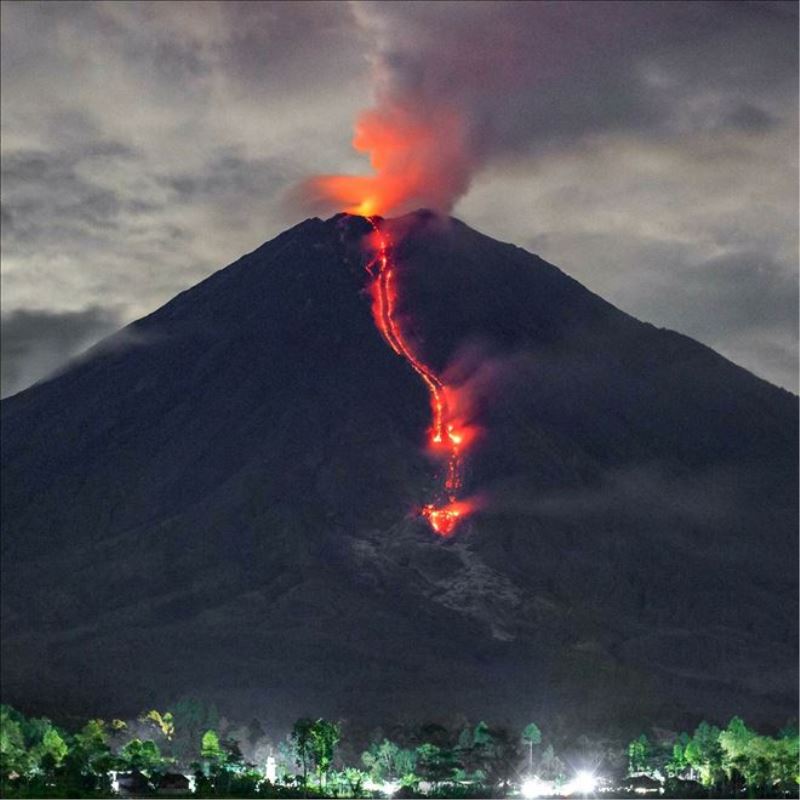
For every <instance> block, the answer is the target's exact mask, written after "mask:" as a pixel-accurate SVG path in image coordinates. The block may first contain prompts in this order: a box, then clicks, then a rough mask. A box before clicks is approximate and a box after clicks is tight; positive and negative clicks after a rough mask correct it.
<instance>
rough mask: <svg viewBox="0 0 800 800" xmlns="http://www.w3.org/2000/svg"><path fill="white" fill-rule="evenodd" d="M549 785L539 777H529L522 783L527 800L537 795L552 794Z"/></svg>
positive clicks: (523, 794) (532, 799)
mask: <svg viewBox="0 0 800 800" xmlns="http://www.w3.org/2000/svg"><path fill="white" fill-rule="evenodd" d="M548 789H549V786H547V784H546V783H545V782H544V781H541V780H539V778H529V779H528V780H527V781H525V783H523V784H522V796H523V797H524V798H525V800H534V798H536V797H544V796H545V795H547V794H550V792H549V791H548Z"/></svg>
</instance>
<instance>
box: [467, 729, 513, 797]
mask: <svg viewBox="0 0 800 800" xmlns="http://www.w3.org/2000/svg"><path fill="white" fill-rule="evenodd" d="M518 758H519V740H518V739H516V737H511V736H510V735H509V733H508V731H507V730H505V729H504V728H489V726H488V725H487V724H486V723H485V722H479V723H478V724H477V725H476V726H475V728H474V729H473V730H472V731H471V732H470V730H469V728H465V729H464V730H463V731H462V732H461V735H460V736H459V741H458V760H459V762H460V764H461V767H462V770H463V775H464V777H469V778H471V779H473V780H478V781H484V782H486V783H487V784H488V785H491V786H494V785H500V786H506V785H508V783H509V782H510V781H511V779H512V777H513V774H514V772H515V767H516V764H517V760H518Z"/></svg>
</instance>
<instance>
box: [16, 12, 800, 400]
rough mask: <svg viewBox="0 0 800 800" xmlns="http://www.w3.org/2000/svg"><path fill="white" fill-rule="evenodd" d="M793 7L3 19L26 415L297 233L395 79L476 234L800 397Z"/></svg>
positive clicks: (350, 168) (19, 369)
mask: <svg viewBox="0 0 800 800" xmlns="http://www.w3.org/2000/svg"><path fill="white" fill-rule="evenodd" d="M797 53H798V50H797V6H796V4H794V3H746V2H736V3H730V4H728V3H710V4H706V3H700V2H693V3H665V4H659V3H642V4H639V3H596V2H595V3H584V4H580V3H578V4H572V3H555V4H550V3H507V4H506V3H497V2H490V3H479V2H474V3H398V4H394V3H378V4H370V3H366V2H362V3H355V4H350V3H346V2H341V3H339V2H321V3H301V2H291V3H243V4H237V3H220V4H217V3H212V2H203V3H199V4H193V3H189V2H181V3H167V2H158V3H145V2H139V3H123V2H110V3H91V4H90V3H85V4H84V3H81V4H71V3H67V2H58V3H56V2H52V3H35V2H25V3H22V2H14V3H2V321H3V337H2V346H3V353H2V355H3V362H2V363H3V375H2V382H3V387H2V388H3V394H4V395H7V394H9V393H12V392H15V391H18V390H19V389H21V388H24V386H26V385H28V384H29V383H30V382H32V381H34V380H36V379H38V378H39V377H41V376H42V375H43V374H45V373H46V372H47V371H49V370H52V369H55V368H57V367H58V366H59V365H61V364H62V363H63V362H64V361H65V360H66V359H68V358H69V357H70V356H71V355H74V354H75V353H77V352H79V351H80V350H81V349H83V348H85V347H86V346H88V345H89V344H91V343H93V342H94V341H96V340H97V339H98V338H100V337H102V336H104V335H106V334H107V333H110V332H111V331H113V330H114V329H115V328H117V327H119V326H120V325H122V324H124V323H126V322H129V321H131V320H133V319H135V318H137V317H139V316H142V315H143V314H146V313H148V312H150V311H152V310H153V309H154V308H156V307H157V306H159V305H161V304H162V303H164V302H165V301H166V300H168V299H169V298H170V297H172V296H173V295H174V294H176V293H177V292H179V291H181V290H183V289H185V288H187V287H188V286H190V285H192V284H194V283H196V282H197V281H198V280H200V279H202V278H203V277H205V276H206V275H208V274H209V273H210V272H212V271H214V270H215V269H218V268H220V267H222V266H224V265H225V264H227V263H230V262H232V261H233V260H235V259H236V258H238V257H239V256H240V255H241V254H243V253H245V252H248V251H250V250H253V249H254V248H255V247H257V246H258V245H259V244H261V243H262V242H263V241H265V240H267V239H270V238H272V237H273V236H275V235H276V234H277V233H279V232H280V231H281V230H283V229H284V228H286V227H288V226H289V225H291V224H294V223H295V222H297V221H298V219H296V218H295V217H294V216H293V212H291V211H290V210H288V208H287V204H286V202H285V200H286V197H287V194H289V193H290V190H291V188H292V187H294V186H296V185H297V184H298V183H299V182H301V181H303V180H304V179H306V178H308V177H310V176H312V175H314V174H317V173H335V172H358V171H363V170H364V169H365V164H364V159H363V157H362V156H359V155H358V154H357V153H355V152H354V151H353V150H352V148H351V146H350V141H351V138H352V129H353V123H354V120H355V118H356V117H357V115H358V113H359V111H360V110H362V109H364V108H367V107H369V106H370V104H371V102H372V90H373V88H374V86H375V79H376V77H377V78H378V79H379V80H384V81H385V80H387V76H388V79H389V80H391V81H394V82H395V84H397V85H402V86H404V87H412V88H413V89H420V87H421V89H420V90H424V92H425V94H426V97H427V98H428V101H430V100H431V98H433V99H434V100H435V99H436V98H437V97H442V98H453V99H454V102H456V103H459V104H460V106H461V108H462V109H463V111H464V113H465V114H467V115H468V117H469V120H470V125H471V131H472V134H473V135H474V137H475V141H476V142H477V143H478V144H477V145H476V150H475V152H476V154H477V155H476V158H477V164H476V168H475V171H474V174H473V175H472V182H471V184H470V188H469V190H468V191H467V193H466V194H465V195H464V196H463V197H462V198H461V199H460V200H459V202H458V203H457V205H456V207H455V210H454V214H455V215H456V216H458V217H460V218H461V219H463V220H464V221H465V222H467V223H468V224H470V225H472V226H474V227H476V228H478V229H479V230H481V231H482V232H484V233H487V234H489V235H491V236H494V237H496V238H499V239H503V240H506V241H511V242H514V243H515V244H518V245H520V246H522V247H525V248H526V249H529V250H531V251H533V252H535V253H537V254H539V255H541V256H542V257H543V258H545V259H547V260H549V261H551V262H553V263H555V264H556V265H558V266H559V267H561V268H562V269H563V270H565V271H566V272H568V273H569V274H571V275H572V276H573V277H575V278H577V279H578V280H580V281H581V282H582V283H584V284H585V285H587V286H588V287H589V288H590V289H592V290H593V291H595V292H597V293H599V294H601V295H602V296H604V297H605V298H606V299H608V300H610V301H611V302H613V303H615V304H616V305H618V306H619V307H621V308H622V309H624V310H625V311H628V312H630V313H632V314H634V315H635V316H637V317H639V318H640V319H644V320H647V321H649V322H653V323H655V324H657V325H661V326H666V327H670V328H674V329H676V330H679V331H681V332H683V333H687V334H689V335H691V336H694V337H696V338H697V339H699V340H701V341H702V342H705V343H706V344H709V345H711V346H712V347H714V348H715V349H717V350H718V351H719V352H721V353H722V354H723V355H725V356H727V357H729V358H731V359H732V360H733V361H735V362H737V363H739V364H741V365H742V366H745V367H746V368H748V369H750V370H752V371H753V372H755V373H756V374H757V375H760V376H762V377H764V378H767V379H768V380H770V381H772V382H774V383H777V384H780V385H782V386H786V387H788V388H791V389H793V390H796V383H797V292H798V287H797V248H798V236H797V215H798V201H797V147H798V142H797V111H798V110H797V88H798V87H797Z"/></svg>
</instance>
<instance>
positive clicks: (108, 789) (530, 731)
mask: <svg viewBox="0 0 800 800" xmlns="http://www.w3.org/2000/svg"><path fill="white" fill-rule="evenodd" d="M799 742H800V738H798V732H797V727H796V725H793V726H789V727H787V728H786V729H784V730H783V731H781V732H780V733H779V734H778V735H777V736H766V735H763V734H760V733H758V732H756V731H754V730H752V729H750V728H748V727H747V725H745V723H744V722H743V721H742V720H741V719H740V718H738V717H734V719H732V720H731V722H730V723H729V724H728V726H727V727H726V728H723V729H720V728H717V727H715V726H713V725H710V724H709V723H706V722H703V723H701V724H700V725H699V726H698V727H697V728H696V730H695V731H694V733H693V734H691V735H689V734H687V733H680V734H666V733H665V732H663V731H659V732H658V734H657V735H655V734H653V733H652V732H651V734H650V736H649V737H648V735H646V734H641V735H640V736H638V737H637V738H635V739H634V740H632V741H631V742H630V743H629V744H628V746H627V748H626V747H625V746H624V745H623V744H622V743H621V742H620V743H619V744H618V745H608V743H604V744H603V745H602V746H600V745H599V744H596V743H593V742H592V741H591V740H590V739H589V738H588V737H585V736H583V737H577V739H576V742H575V747H573V748H572V750H570V751H568V752H566V751H565V752H563V753H561V754H559V753H557V752H556V747H555V744H556V743H555V741H554V740H553V739H552V738H548V737H546V736H543V734H542V731H541V730H540V729H539V727H538V726H537V725H536V724H534V723H531V724H529V725H527V726H526V727H525V728H524V729H522V730H521V731H512V730H510V729H509V728H507V727H498V726H491V725H488V724H486V723H485V722H478V723H477V724H474V725H473V724H466V723H465V724H461V725H459V726H457V727H445V726H443V725H439V724H433V723H431V724H426V725H420V726H409V727H404V728H400V729H393V730H392V731H390V732H388V735H387V733H385V732H383V731H373V732H372V734H371V735H370V736H369V737H368V739H367V740H364V739H363V738H362V737H359V736H357V735H356V734H354V733H350V734H349V735H348V734H346V733H343V726H342V725H341V724H340V723H338V722H335V721H331V720H326V719H322V718H316V719H315V718H302V719H299V720H297V722H296V723H295V724H294V726H293V728H292V730H291V732H290V733H289V734H287V735H285V736H282V737H279V738H274V739H273V738H271V737H270V736H269V735H268V734H267V733H266V731H265V730H264V729H263V727H262V726H261V724H260V723H259V722H258V721H257V720H253V721H251V722H250V723H248V724H247V725H239V726H237V725H234V724H232V723H231V722H230V721H229V720H226V719H225V718H224V717H222V716H221V715H220V714H219V713H218V712H217V710H216V709H215V708H214V707H213V706H207V705H205V704H203V703H200V702H199V701H193V700H186V701H181V702H180V703H178V704H176V706H175V707H174V708H173V709H172V710H171V711H163V712H161V711H158V710H155V709H152V710H149V711H147V712H145V713H143V714H141V715H139V716H138V717H136V718H135V719H129V720H121V719H111V720H102V719H92V720H89V721H88V722H86V723H84V724H83V725H82V726H80V727H77V728H76V729H74V730H71V731H70V730H67V729H65V728H64V727H62V726H59V725H55V724H53V723H52V722H51V721H50V720H48V719H46V718H29V717H26V716H25V715H24V714H22V713H21V712H19V711H17V710H15V709H13V708H12V707H10V706H5V705H4V706H0V791H1V792H2V796H3V797H110V796H113V795H114V794H115V793H116V792H118V791H123V792H124V791H125V790H126V788H127V790H128V792H129V793H131V794H136V795H137V796H139V795H147V794H153V795H155V794H159V793H162V792H167V791H168V792H169V793H170V794H171V795H173V796H175V795H176V794H178V795H180V794H183V795H185V796H196V797H214V796H224V797H382V796H387V795H393V796H395V797H415V796H417V797H418V796H427V797H470V796H472V797H487V796H490V797H505V796H508V795H510V794H515V793H517V792H519V791H520V790H521V789H522V790H523V791H524V787H525V785H526V783H527V784H530V782H531V781H532V780H535V781H536V783H537V786H540V787H543V786H544V787H547V792H548V793H553V794H556V793H557V792H558V791H559V790H560V788H561V787H564V786H565V785H568V781H569V779H570V777H571V775H570V772H571V770H573V771H574V761H575V756H574V754H575V752H580V753H583V754H584V755H585V756H587V757H588V756H589V755H590V756H591V757H590V758H589V760H591V761H592V762H593V763H592V765H593V767H594V768H596V771H597V777H598V781H599V783H598V787H599V788H604V789H605V790H606V791H607V792H614V793H615V795H614V796H627V795H626V793H628V794H630V796H636V795H635V792H636V790H637V789H641V788H643V787H644V788H647V787H648V785H649V786H650V788H653V787H656V789H657V790H660V791H662V792H664V793H665V794H666V796H672V797H691V796H704V797H712V796H717V797H731V796H751V797H780V796H796V795H797V788H798V782H799V781H800V774H799V773H800V768H799V767H798V743H799ZM126 782H127V783H126ZM643 782H644V783H643ZM647 782H650V783H649V784H648V783H647ZM606 796H608V794H607V795H606Z"/></svg>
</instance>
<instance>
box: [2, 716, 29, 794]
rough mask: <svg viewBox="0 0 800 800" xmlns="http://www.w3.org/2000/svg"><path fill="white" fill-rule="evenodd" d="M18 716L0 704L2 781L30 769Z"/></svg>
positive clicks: (21, 774) (20, 774) (24, 773)
mask: <svg viewBox="0 0 800 800" xmlns="http://www.w3.org/2000/svg"><path fill="white" fill-rule="evenodd" d="M20 716H21V715H19V714H18V713H17V712H16V711H14V709H13V708H11V706H6V705H3V706H0V777H2V778H3V780H4V781H5V780H8V779H14V780H16V779H17V778H19V777H22V776H24V775H27V774H28V771H29V769H30V758H29V757H28V750H27V748H26V747H25V735H24V733H23V730H22V724H21V722H20V719H19V717H20ZM14 776H16V778H14ZM4 794H5V792H4Z"/></svg>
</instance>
